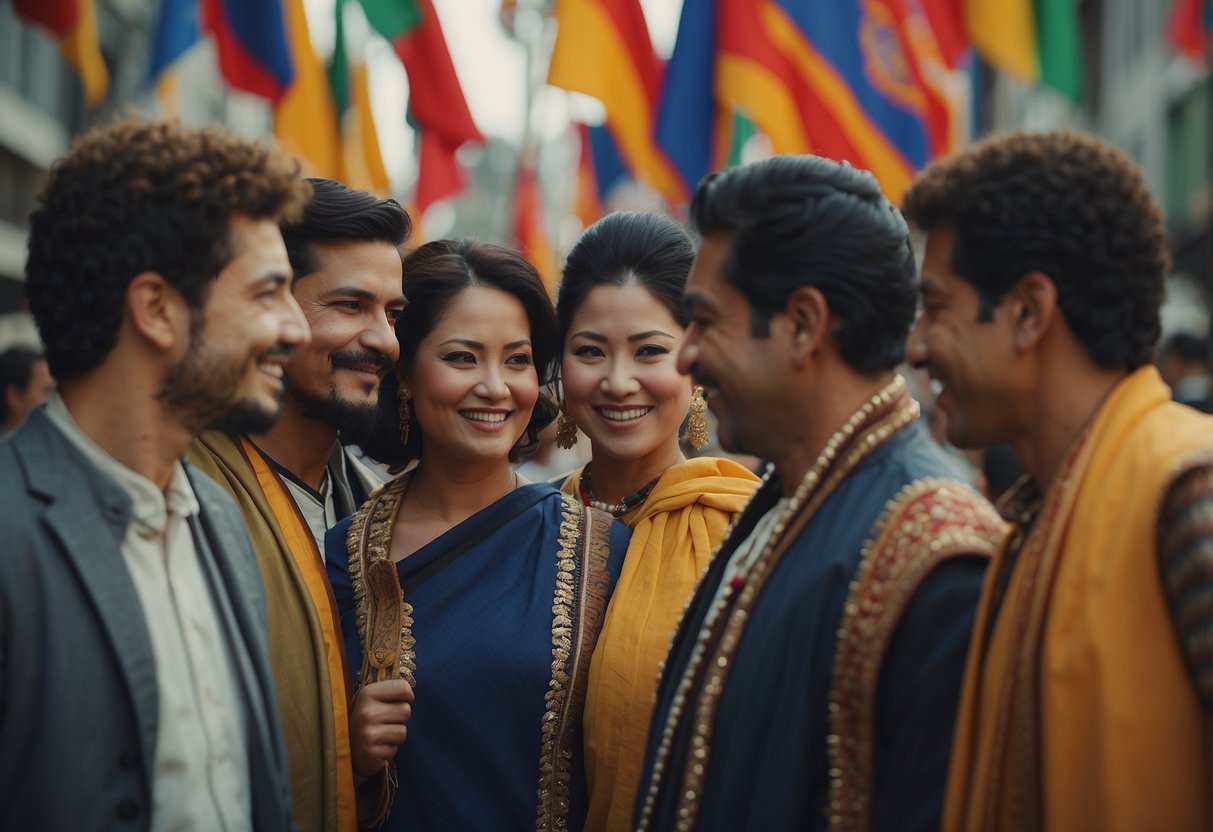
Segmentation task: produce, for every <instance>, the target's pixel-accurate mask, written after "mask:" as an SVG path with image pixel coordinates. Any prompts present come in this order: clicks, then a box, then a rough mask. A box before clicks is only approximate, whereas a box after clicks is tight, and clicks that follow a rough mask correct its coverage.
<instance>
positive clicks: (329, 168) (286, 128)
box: [274, 0, 345, 181]
mask: <svg viewBox="0 0 1213 832" xmlns="http://www.w3.org/2000/svg"><path fill="white" fill-rule="evenodd" d="M283 11H284V12H285V17H286V31H287V42H288V44H289V45H290V60H291V65H292V66H293V67H294V68H295V73H294V81H292V83H291V85H290V87H288V88H287V90H286V93H285V94H284V95H283V96H282V98H281V99H280V100H279V101H278V103H277V104H276V105H275V106H274V138H276V139H277V140H278V143H279V144H281V145H282V146H283V147H284V148H285V149H286V150H288V151H290V152H291V153H293V154H295V155H296V156H297V157H299V159H300V160H302V161H303V165H304V168H305V169H306V172H307V173H308V175H310V176H323V177H326V178H330V179H339V180H342V181H344V180H343V171H342V160H341V133H340V127H339V121H338V109H337V107H336V105H335V103H334V100H333V90H332V88H331V86H330V85H329V76H328V74H327V73H326V71H325V66H324V62H323V61H321V60H320V56H318V55H317V54H316V50H315V49H314V48H313V47H312V37H311V31H310V29H309V27H308V21H307V14H306V12H305V11H304V6H303V0H284V2H283ZM337 20H338V22H340V20H341V4H340V3H338V4H337ZM334 43H335V47H334V57H336V55H337V54H338V53H344V50H345V47H344V37H343V34H342V32H341V29H340V27H338V29H337V33H336V37H335V40H334Z"/></svg>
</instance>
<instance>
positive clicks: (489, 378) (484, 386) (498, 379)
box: [474, 365, 510, 401]
mask: <svg viewBox="0 0 1213 832" xmlns="http://www.w3.org/2000/svg"><path fill="white" fill-rule="evenodd" d="M474 392H475V393H476V395H477V396H480V397H481V398H484V399H488V400H490V401H501V400H502V399H504V398H506V397H507V396H509V395H510V388H509V387H508V386H507V385H506V383H505V379H504V378H502V376H501V370H500V369H498V368H497V367H496V366H493V365H489V366H486V367H485V370H484V375H483V376H482V377H481V379H480V383H479V384H477V385H476V389H475V391H474Z"/></svg>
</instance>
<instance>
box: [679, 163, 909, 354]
mask: <svg viewBox="0 0 1213 832" xmlns="http://www.w3.org/2000/svg"><path fill="white" fill-rule="evenodd" d="M691 220H692V223H693V225H694V227H695V228H696V229H697V230H698V231H699V233H700V234H702V235H703V236H704V237H710V236H712V235H716V234H720V235H726V236H728V237H730V238H731V243H730V245H729V249H728V252H727V253H726V254H725V257H724V260H723V262H722V264H721V273H722V275H723V277H724V279H725V280H726V281H728V282H729V283H730V284H731V285H732V286H733V287H734V288H736V289H737V290H738V291H739V292H741V294H742V295H744V296H745V298H746V300H748V301H749V303H750V307H751V316H752V319H753V327H752V330H753V334H754V335H755V336H756V337H760V336H764V335H766V334H767V333H768V332H769V330H768V323H769V320H770V317H771V316H772V315H773V314H775V313H776V312H779V311H781V310H782V309H783V308H784V306H785V305H786V304H787V300H788V296H789V295H791V294H792V292H793V291H795V290H796V289H797V288H799V287H800V286H813V287H815V288H817V289H818V290H819V291H820V292H821V293H822V295H824V296H825V299H826V301H827V303H829V306H830V313H831V315H832V316H833V317H834V318H835V320H836V321H837V323H836V325H835V327H834V330H833V332H832V333H831V334H832V337H833V339H834V342H835V344H836V345H837V346H838V350H839V353H840V355H841V356H842V359H843V361H845V362H846V363H847V365H848V366H850V367H851V368H852V369H854V370H856V371H858V372H861V373H872V372H878V371H881V370H888V369H891V368H893V367H896V366H897V365H898V364H899V363H901V360H902V358H903V357H904V355H905V341H906V336H908V335H909V332H910V325H911V324H912V323H913V322H914V311H915V308H916V305H917V282H916V275H915V271H914V250H913V248H912V247H911V245H910V234H909V228H908V227H907V226H906V223H905V220H904V219H902V216H901V214H900V213H898V211H897V209H896V208H894V207H893V206H892V205H891V204H889V201H888V200H887V199H885V197H884V194H883V193H881V190H880V186H879V185H878V184H877V182H876V178H875V177H874V176H872V174H870V173H868V172H867V171H865V170H859V169H858V168H854V167H852V166H851V165H849V164H847V163H846V162H835V161H832V160H830V159H825V158H822V157H820V156H792V155H788V156H775V157H773V158H770V159H764V160H762V161H760V162H753V163H751V164H748V165H742V166H741V167H735V168H729V169H728V170H724V171H720V172H718V173H713V174H710V175H709V176H707V177H705V178H704V180H703V181H702V182H700V183H699V187H698V189H697V190H696V191H695V198H694V200H693V201H692V202H691Z"/></svg>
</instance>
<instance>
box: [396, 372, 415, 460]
mask: <svg viewBox="0 0 1213 832" xmlns="http://www.w3.org/2000/svg"><path fill="white" fill-rule="evenodd" d="M396 398H398V399H400V444H401V445H407V444H409V400H410V399H412V398H413V394H412V393H410V392H409V388H407V387H405V386H404V383H403V382H402V383H401V384H400V386H399V387H397V388H396Z"/></svg>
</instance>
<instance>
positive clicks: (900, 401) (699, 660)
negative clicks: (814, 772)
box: [640, 376, 919, 832]
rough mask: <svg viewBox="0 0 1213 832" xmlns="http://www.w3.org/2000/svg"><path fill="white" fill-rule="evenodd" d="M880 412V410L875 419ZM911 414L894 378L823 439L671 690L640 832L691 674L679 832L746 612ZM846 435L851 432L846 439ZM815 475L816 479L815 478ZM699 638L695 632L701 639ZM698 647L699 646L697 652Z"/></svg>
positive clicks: (690, 810)
mask: <svg viewBox="0 0 1213 832" xmlns="http://www.w3.org/2000/svg"><path fill="white" fill-rule="evenodd" d="M882 408H885V410H883V411H882V410H881V409H882ZM872 414H877V415H876V418H875V419H873V420H871V424H868V425H864V422H865V421H869V419H868V417H869V416H871V415H872ZM918 414H919V407H918V403H917V402H916V401H914V400H913V399H911V398H910V397H909V396H908V395H907V394H906V392H905V381H904V379H902V378H901V377H900V376H897V377H896V378H895V379H894V380H893V382H891V383H890V384H889V385H888V386H887V387H885V388H884V389H883V390H881V391H880V392H879V393H878V394H877V395H876V396H874V397H873V399H872V400H871V401H870V402H869V403H868V404H867V405H865V406H864V408H862V409H861V410H860V411H857V412H856V414H854V415H853V416H852V417H851V419H850V420H848V423H847V424H846V425H844V426H843V428H842V429H840V431H839V432H838V433H837V434H835V436H834V437H832V438H831V441H830V443H827V446H826V449H825V450H824V451H823V452H822V455H821V456H820V457H819V458H818V460H817V462H816V463H815V465H814V466H813V468H811V469H810V471H809V472H808V473H807V474H806V477H805V480H804V482H803V483H802V484H801V487H800V488H798V489H797V493H796V495H794V497H793V499H792V501H791V503H790V504H789V506H788V508H787V510H786V512H785V514H784V516H783V517H782V518H780V520H779V521H778V522H777V523H776V526H775V528H774V530H773V531H772V533H771V536H770V539H769V540H768V541H767V543H766V545H765V547H764V549H763V551H762V553H761V554H760V555H759V556H758V558H757V560H756V561H755V563H754V565H753V567H752V570H751V573H750V576H749V579H748V580H746V582H745V585H744V586H743V588H742V589H741V592H740V595H739V596H738V598H737V602H736V604H735V605H734V606H733V609H732V611H731V612H730V613H729V615H728V618H727V619H726V621H725V623H724V631H723V633H722V634H721V637H720V640H719V642H718V644H717V646H716V649H715V650H714V651H713V653H712V655H711V656H705V655H704V652H706V651H699V652H698V654H697V655H696V654H693V655H692V658H691V660H690V661H689V662H688V665H687V669H686V671H685V673H684V674H683V678H682V680H681V682H680V684H679V689H678V691H677V692H676V694H675V706H674V707H673V708H671V713H670V718H669V719H668V720H667V723H666V726H665V730H664V731H663V734H662V741H661V744H660V746H659V748H658V753H657V757H656V759H655V762H654V767H653V775H652V778H651V781H650V786H649V792H648V794H647V796H646V799H645V803H644V806H643V808H642V810H641V819H640V828H641V829H647V828H649V825H650V823H651V822H652V810H653V807H654V804H655V801H656V796H657V794H658V793H659V791H660V786H661V780H662V778H663V776H664V767H665V766H666V765H667V764H668V761H669V755H670V750H671V744H672V741H673V734H674V730H675V724H676V723H677V721H678V719H679V717H680V708H679V704H678V703H679V700H680V699H689V694H690V687H691V685H692V682H693V679H694V677H695V676H696V674H697V672H698V668H699V666H700V665H701V664H703V665H704V666H705V667H706V670H705V673H704V678H703V681H702V683H701V684H700V686H699V689H698V692H697V694H698V703H697V706H696V708H695V715H694V719H693V722H692V725H691V737H690V743H691V745H690V757H691V759H689V760H688V764H687V766H686V768H685V770H684V772H683V781H682V784H681V789H680V791H679V794H678V800H677V809H676V815H675V819H674V822H675V829H676V830H679V832H689V830H690V829H692V828H693V827H694V825H695V821H696V818H697V816H698V812H699V806H700V798H701V797H702V793H703V782H704V779H705V777H706V774H707V767H708V762H709V758H710V755H711V743H712V737H713V728H714V723H715V716H716V709H717V707H718V706H719V702H720V696H721V694H722V693H723V692H724V685H725V682H726V680H727V679H728V674H729V671H730V670H731V669H732V661H733V655H734V653H735V652H736V650H737V645H738V643H739V642H740V640H741V636H742V633H743V632H744V630H745V626H746V624H747V622H748V620H749V615H750V611H751V610H752V609H753V607H754V605H755V603H756V602H757V599H758V597H759V596H760V594H761V593H762V590H763V588H764V587H765V586H766V582H767V580H768V578H769V577H770V575H771V573H772V572H773V571H774V569H775V567H776V566H777V565H778V564H779V561H780V559H781V558H782V556H783V554H784V553H785V552H786V551H787V549H788V547H789V545H790V544H791V542H792V541H793V540H795V538H796V537H797V536H798V535H799V533H800V531H801V530H802V529H803V528H804V527H805V525H807V523H808V522H809V521H810V520H811V519H812V517H813V516H814V515H815V514H816V512H817V511H818V509H820V507H821V505H822V504H823V503H824V502H825V501H826V499H828V498H829V496H830V495H831V494H833V492H834V491H835V490H836V489H837V488H838V486H839V485H840V484H841V483H842V482H843V481H844V480H845V479H846V478H847V477H848V476H849V475H850V474H851V472H852V471H854V469H855V468H856V467H857V466H858V465H859V464H860V463H861V462H862V461H863V460H864V459H866V458H867V457H868V455H870V454H871V453H872V452H873V451H874V450H875V449H876V448H878V447H879V446H880V445H881V444H883V443H884V442H885V441H887V440H888V439H889V437H890V436H892V435H893V434H894V433H896V432H897V431H899V430H901V429H903V428H905V427H906V426H907V425H909V424H910V423H911V422H913V421H914V420H915V419H916V418H918ZM852 432H854V435H853V436H852ZM837 449H845V450H844V452H843V454H842V457H841V459H838V460H835V458H834V452H835V450H837ZM823 474H824V475H825V476H824V477H822V475H823ZM705 624H706V619H705ZM702 635H703V634H702V632H701V638H702ZM702 647H703V643H702V641H701V643H700V644H699V645H697V648H702ZM705 662H706V663H705ZM687 704H689V702H688V703H687Z"/></svg>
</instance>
